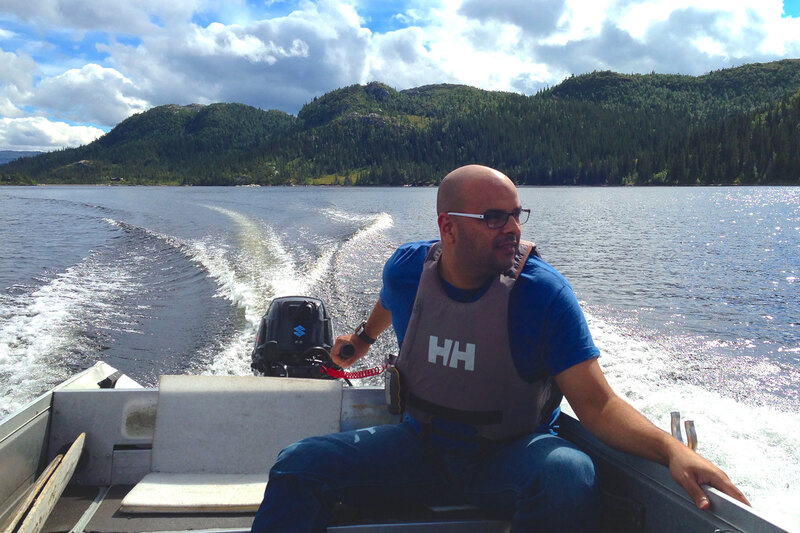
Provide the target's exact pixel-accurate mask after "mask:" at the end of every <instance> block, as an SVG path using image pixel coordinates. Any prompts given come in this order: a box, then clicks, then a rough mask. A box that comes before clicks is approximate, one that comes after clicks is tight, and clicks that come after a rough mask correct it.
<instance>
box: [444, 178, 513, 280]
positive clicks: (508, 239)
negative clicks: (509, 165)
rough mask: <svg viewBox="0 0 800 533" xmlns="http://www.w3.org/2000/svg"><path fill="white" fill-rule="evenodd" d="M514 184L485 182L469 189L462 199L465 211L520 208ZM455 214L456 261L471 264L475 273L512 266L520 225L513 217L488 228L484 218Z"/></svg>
mask: <svg viewBox="0 0 800 533" xmlns="http://www.w3.org/2000/svg"><path fill="white" fill-rule="evenodd" d="M519 207H520V203H519V198H518V196H517V191H516V188H515V187H514V186H513V185H512V184H509V185H503V184H502V183H491V184H488V185H486V184H484V186H482V187H481V188H480V189H476V190H473V191H470V194H469V195H467V197H466V201H465V210H464V212H466V213H473V214H482V213H485V212H486V211H487V210H490V209H496V210H499V211H503V212H506V213H509V212H511V211H513V210H515V209H519ZM453 218H456V219H457V220H455V221H454V222H455V225H456V228H457V240H456V243H455V249H456V254H457V256H458V258H459V262H462V264H463V265H470V266H471V267H472V268H473V269H474V271H475V272H476V273H480V274H481V275H485V276H494V275H496V274H499V273H501V272H504V271H505V270H508V269H509V268H511V266H512V265H513V264H514V256H515V255H516V253H517V249H518V246H519V239H520V234H521V228H520V225H519V223H518V222H517V221H516V220H515V219H514V217H508V220H507V221H506V224H505V225H504V226H503V227H500V228H496V229H492V228H489V227H488V226H487V224H486V221H485V220H481V219H474V218H464V217H453Z"/></svg>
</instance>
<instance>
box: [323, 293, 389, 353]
mask: <svg viewBox="0 0 800 533" xmlns="http://www.w3.org/2000/svg"><path fill="white" fill-rule="evenodd" d="M391 324H392V313H391V311H389V310H388V309H384V307H383V306H382V305H381V301H380V299H378V301H377V302H375V306H374V307H373V308H372V312H371V313H370V314H369V318H367V323H366V325H365V326H364V333H366V334H367V335H368V336H370V337H372V338H373V339H377V338H378V335H380V334H381V333H383V332H384V331H385V330H386V328H388V327H389V326H390V325H391ZM345 344H352V345H353V348H355V354H354V355H353V356H352V357H349V358H347V359H341V358H339V351H340V350H341V349H342V346H344V345H345ZM369 346H370V345H369V344H367V343H366V342H364V341H362V340H361V339H359V338H358V337H357V336H356V335H355V334H354V333H351V334H349V335H341V336H339V337H336V342H335V343H334V344H333V347H332V348H331V360H332V361H333V362H334V363H336V364H337V365H339V366H340V367H342V368H347V367H348V366H350V365H352V364H353V363H355V362H356V361H358V360H359V359H361V358H362V357H364V356H365V355H367V352H368V351H369Z"/></svg>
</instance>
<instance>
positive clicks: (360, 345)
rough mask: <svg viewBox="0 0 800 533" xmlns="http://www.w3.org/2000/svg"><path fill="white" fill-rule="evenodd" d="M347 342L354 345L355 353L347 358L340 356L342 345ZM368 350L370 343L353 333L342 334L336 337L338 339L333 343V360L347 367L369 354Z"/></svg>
mask: <svg viewBox="0 0 800 533" xmlns="http://www.w3.org/2000/svg"><path fill="white" fill-rule="evenodd" d="M346 344H351V345H352V346H353V349H354V351H355V353H354V354H353V355H352V356H350V357H348V358H346V359H342V358H341V357H339V354H340V353H341V351H342V346H345V345H346ZM368 351H369V344H367V343H366V342H364V341H362V340H361V339H359V338H358V336H356V335H354V334H352V333H351V334H350V335H341V336H339V337H336V341H335V342H334V343H333V346H332V347H331V361H333V362H334V363H335V364H337V365H339V366H340V367H342V368H347V367H349V366H350V365H352V364H353V363H355V362H356V361H358V360H359V359H361V358H362V357H364V356H365V355H367V352H368Z"/></svg>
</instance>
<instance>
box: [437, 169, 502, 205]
mask: <svg viewBox="0 0 800 533" xmlns="http://www.w3.org/2000/svg"><path fill="white" fill-rule="evenodd" d="M498 186H501V187H511V188H512V189H516V187H515V186H514V182H512V181H511V180H510V179H509V178H508V176H506V175H505V174H503V173H502V172H500V171H498V170H495V169H493V168H489V167H484V166H482V165H467V166H464V167H459V168H457V169H455V170H454V171H452V172H451V173H449V174H448V175H447V176H445V177H444V179H443V180H442V183H441V184H440V185H439V191H438V194H437V195H436V213H437V214H442V213H447V212H448V211H464V210H465V209H468V207H469V205H470V203H471V202H472V201H473V200H474V199H476V198H480V197H481V196H483V195H485V194H487V191H490V190H492V189H493V188H495V187H498Z"/></svg>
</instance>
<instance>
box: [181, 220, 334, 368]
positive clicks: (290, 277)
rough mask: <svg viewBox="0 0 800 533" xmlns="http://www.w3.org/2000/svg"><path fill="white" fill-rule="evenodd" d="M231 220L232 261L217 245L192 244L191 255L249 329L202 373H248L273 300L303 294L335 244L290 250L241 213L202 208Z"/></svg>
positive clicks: (269, 230)
mask: <svg viewBox="0 0 800 533" xmlns="http://www.w3.org/2000/svg"><path fill="white" fill-rule="evenodd" d="M206 207H208V208H209V209H213V210H214V211H217V212H219V213H222V214H224V215H226V216H228V217H229V218H231V219H232V220H233V221H234V222H236V225H237V227H238V228H239V232H238V235H237V239H238V241H239V242H238V247H237V249H236V252H234V256H233V257H228V255H229V254H228V249H227V248H226V247H225V246H223V245H221V244H219V243H216V244H209V243H202V242H197V243H193V244H192V245H191V249H192V255H193V256H194V257H195V259H196V260H197V261H199V262H200V263H201V264H202V265H203V266H204V267H205V268H206V270H207V271H208V273H209V275H210V276H211V277H212V278H214V279H215V280H216V281H217V284H218V285H219V291H218V295H219V296H222V297H225V298H227V299H228V300H230V301H231V302H233V303H234V304H235V305H237V306H238V307H240V308H241V309H242V310H243V311H244V313H245V318H246V320H247V322H248V323H249V325H250V327H249V328H247V329H246V330H244V331H240V332H238V333H237V335H236V336H235V337H234V338H233V339H232V340H230V341H227V342H228V343H227V344H226V345H224V346H220V347H218V348H219V350H218V351H217V352H216V353H215V354H214V358H213V361H212V362H211V363H210V365H209V367H208V368H207V369H206V371H207V372H210V373H213V374H249V373H250V368H249V357H250V351H251V350H252V342H253V339H254V336H255V329H256V327H257V326H258V323H259V321H260V320H261V316H262V315H263V314H264V312H265V311H266V306H267V304H269V302H270V301H271V300H272V299H273V298H275V297H278V296H288V295H296V294H308V293H309V291H310V289H311V288H312V287H313V286H314V285H315V284H316V283H318V282H319V281H320V280H321V279H322V278H323V277H324V276H325V274H326V273H327V272H329V271H330V268H331V263H332V260H333V256H334V254H335V252H336V245H335V243H332V244H328V245H326V246H323V247H322V250H321V253H319V255H318V256H317V257H309V256H308V255H307V254H304V253H302V251H296V252H294V253H292V252H290V251H289V250H288V249H287V248H286V247H285V246H284V244H283V242H282V240H281V238H280V236H279V235H278V234H277V233H276V232H275V230H274V229H273V228H271V227H270V226H267V225H266V224H264V223H262V222H261V221H258V220H253V219H251V218H249V217H247V216H245V215H242V214H241V213H237V212H235V211H231V210H228V209H224V208H221V207H216V206H206Z"/></svg>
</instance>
